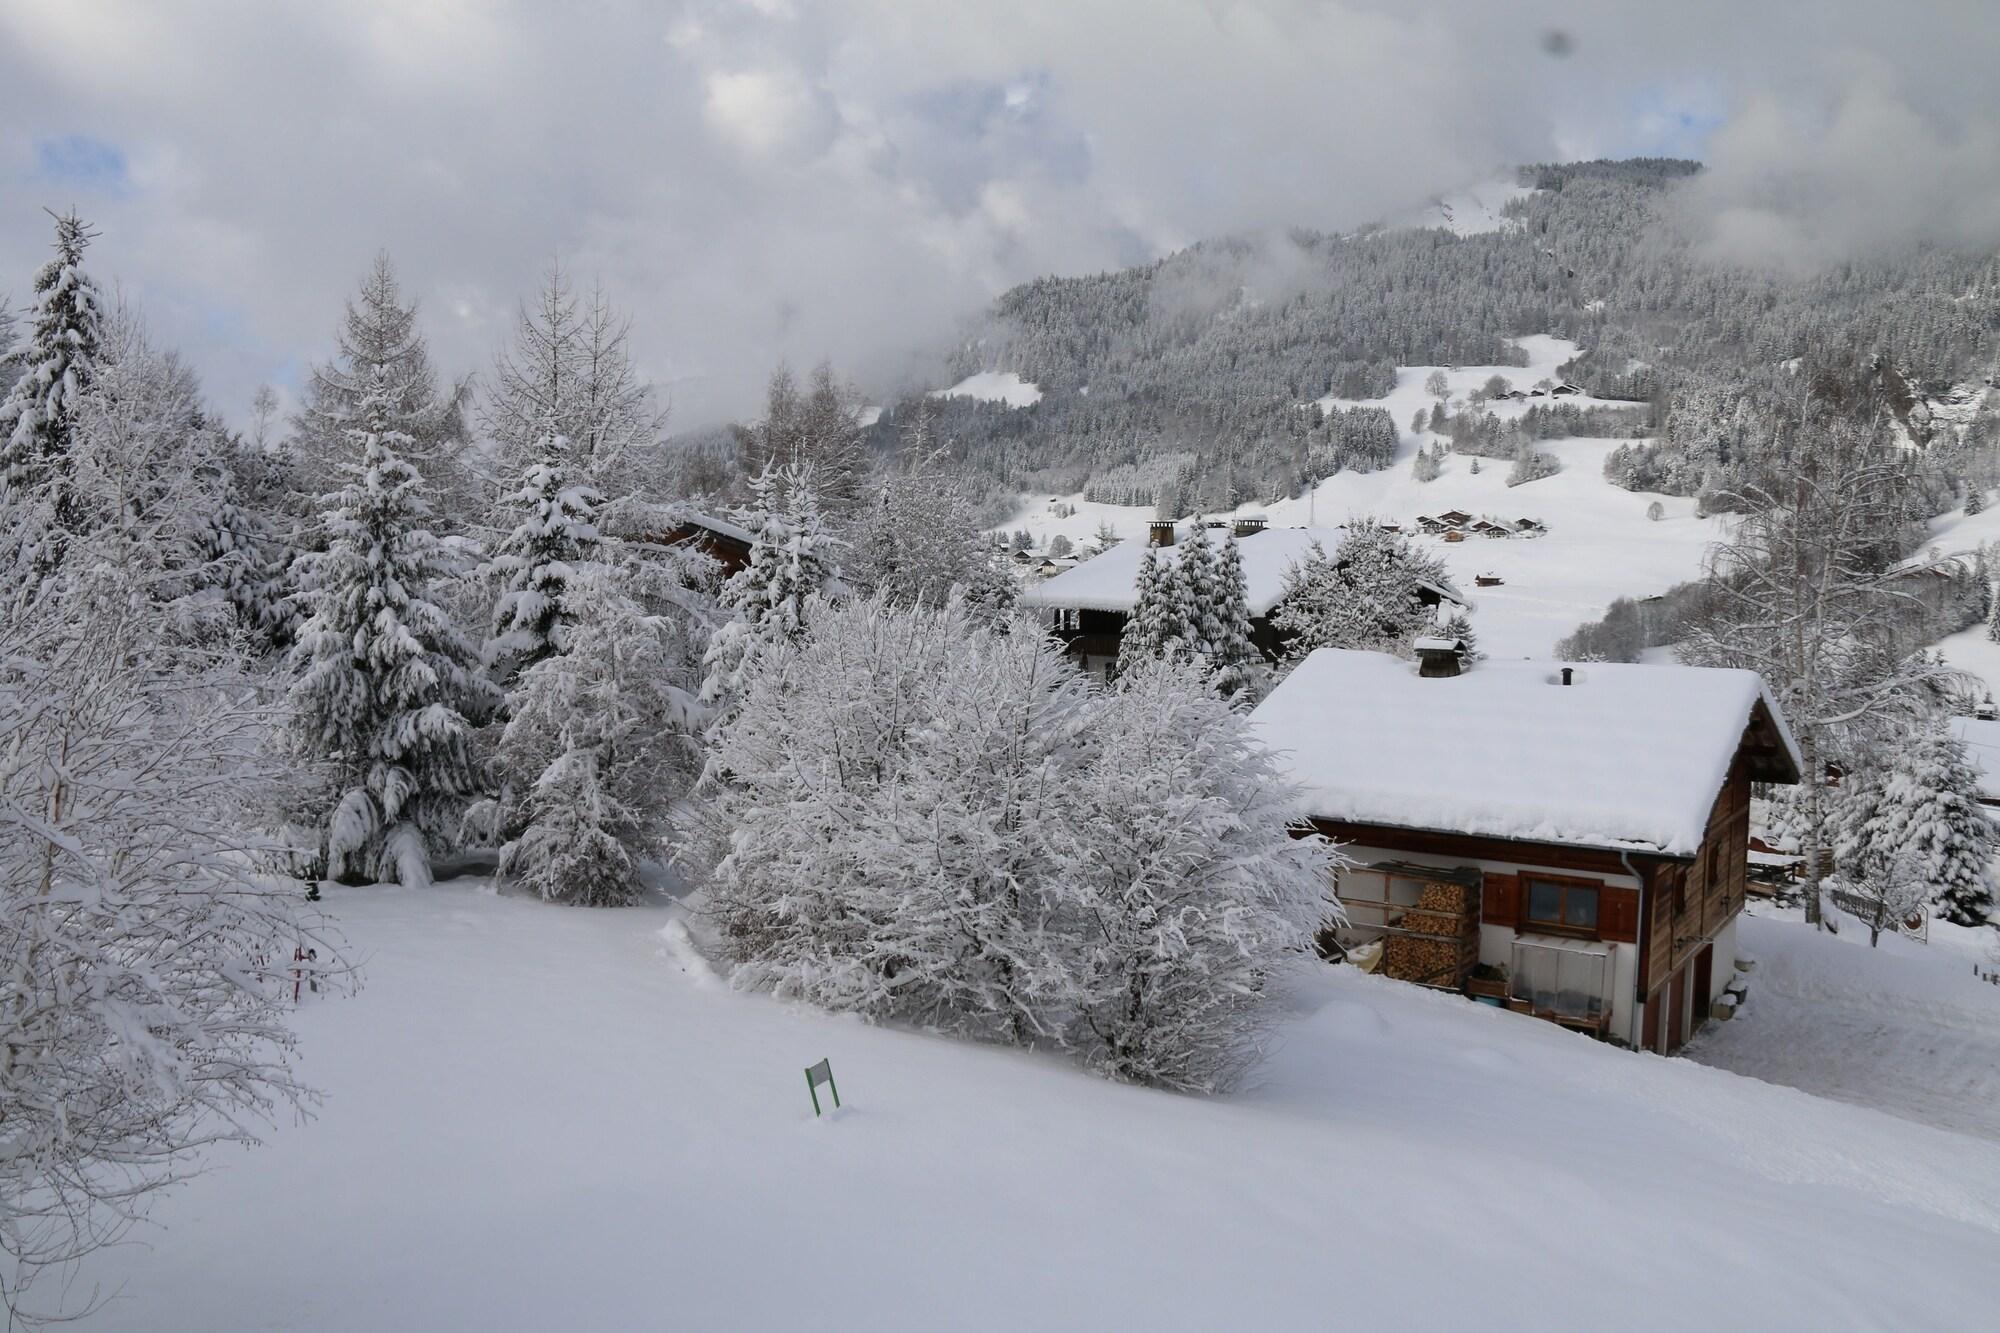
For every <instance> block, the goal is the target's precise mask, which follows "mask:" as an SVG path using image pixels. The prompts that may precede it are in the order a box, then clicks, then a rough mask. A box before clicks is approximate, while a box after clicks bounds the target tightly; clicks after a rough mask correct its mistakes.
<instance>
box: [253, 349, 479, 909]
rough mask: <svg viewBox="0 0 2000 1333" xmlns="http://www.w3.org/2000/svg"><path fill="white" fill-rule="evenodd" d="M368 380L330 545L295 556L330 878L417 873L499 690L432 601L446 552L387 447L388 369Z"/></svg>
mask: <svg viewBox="0 0 2000 1333" xmlns="http://www.w3.org/2000/svg"><path fill="white" fill-rule="evenodd" d="M375 383H376V389H375V391H374V392H373V393H371V394H369V395H368V396H367V397H365V398H363V399H362V400H361V403H360V406H359V409H358V418H359V421H360V423H361V424H360V425H358V426H356V427H355V428H354V435H355V437H356V438H355V442H354V446H355V452H356V454H357V455H358V457H359V461H358V462H355V463H351V464H349V465H348V470H349V476H350V480H349V482H348V485H347V487H346V488H345V489H344V490H342V491H341V492H340V493H339V495H338V496H336V497H332V498H333V499H334V504H333V506H332V507H331V508H330V509H329V510H328V512H327V514H326V517H325V520H324V525H325V530H326V532H327V534H328V538H329V544H328V547H327V549H326V551H324V552H322V553H320V554H318V555H315V556H313V557H311V558H310V559H309V560H308V562H307V571H306V577H305V589H304V593H303V597H304V601H305V605H306V607H307V608H308V609H309V610H310V613H311V614H310V616H309V618H308V619H307V620H306V622H305V624H304V625H302V626H301V627H300V629H299V636H298V643H297V645H296V647H295V648H294V649H293V650H292V662H293V664H294V670H295V671H296V672H297V679H296V680H295V682H294V684H293V686H292V691H291V699H292V708H293V714H294V721H293V726H294V730H295V733H296V736H297V738H298V741H299V744H300V746H301V748H302V749H303V750H304V752H305V753H307V754H308V755H311V756H312V757H314V758H317V759H323V760H327V761H330V762H331V764H332V765H333V767H334V772H335V775H336V779H335V785H334V790H335V792H336V793H337V797H336V799H335V800H334V802H333V804H332V807H331V808H330V809H328V810H325V811H323V812H319V817H320V822H321V830H322V831H321V850H322V852H323V855H324V859H325V870H326V874H327V875H328V877H330V878H334V879H355V878H366V879H376V880H384V881H391V880H392V881H394V882H396V883H399V884H405V885H421V884H426V883H428V882H429V877H430V856H431V852H432V850H433V849H434V848H441V847H443V846H444V845H446V844H447V843H448V842H449V840H450V839H451V838H452V837H454V836H455V835H456V833H457V831H458V827H459V822H460V816H461V814H462V813H463V811H464V808H465V806H466V804H467V802H468V801H469V799H470V798H471V796H472V795H473V793H474V792H475V791H476V790H477V789H478V787H479V780H478V775H477V773H476V772H475V769H474V765H473V762H472V758H471V755H470V753H469V752H468V745H467V742H468V735H469V732H470V729H471V725H472V722H471V721H470V720H468V719H469V718H470V719H475V720H476V719H481V718H483V717H484V716H485V715H486V714H488V713H490V712H491V711H492V709H493V708H494V707H495V706H496V705H497V702H498V695H497V692H496V691H495V690H494V689H493V686H492V685H491V683H490V682H489V681H488V680H487V678H486V676H485V675H484V673H482V672H481V671H480V669H479V666H478V656H477V654H476V653H475V652H474V650H473V648H472V646H471V644H469V643H468V642H466V640H465V639H464V637H463V636H462V635H460V634H459V632H458V630H457V629H456V628H455V627H454V626H453V625H452V623H451V620H450V618H449V617H448V616H447V615H446V614H445V612H444V611H443V610H442V609H441V608H440V607H439V606H438V604H437V603H436V602H435V601H433V600H432V589H433V587H434V585H435V584H436V582H437V581H438V580H439V579H440V578H442V577H443V576H444V575H445V574H446V573H447V572H449V571H450V569H451V564H452V562H451V560H450V558H449V556H448V554H447V551H446V548H445V546H444V543H443V542H442V541H441V540H440V539H439V538H438V537H437V536H436V535H435V534H434V533H432V532H431V531H430V530H429V528H428V527H427V526H426V524H427V520H428V518H429V515H430V506H429V504H428V502H427V501H426V499H425V496H424V483H423V479H422V477H421V476H420V475H419V474H418V473H417V471H416V469H415V468H413V467H412V466H411V465H410V464H409V463H408V462H406V461H405V460H404V459H403V458H402V457H401V456H400V453H399V450H400V448H401V447H402V446H403V445H405V444H407V443H408V442H409V437H408V436H407V435H406V434H404V433H403V432H402V431H400V430H398V429H397V428H396V427H395V425H394V422H395V420H396V419H397V414H398V412H399V402H398V395H397V392H396V389H395V381H394V379H393V378H392V377H391V374H390V371H389V368H388V367H378V368H377V369H376V371H375Z"/></svg>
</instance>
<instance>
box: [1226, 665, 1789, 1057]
mask: <svg viewBox="0 0 2000 1333" xmlns="http://www.w3.org/2000/svg"><path fill="white" fill-rule="evenodd" d="M1422 646H1423V647H1424V648H1425V649H1426V650H1435V651H1427V652H1426V654H1425V655H1426V657H1427V658H1429V659H1430V660H1428V661H1427V662H1426V663H1425V665H1424V666H1423V667H1420V666H1419V665H1418V664H1417V663H1412V662H1405V661H1402V660H1399V659H1397V658H1394V657H1390V656H1387V655H1385V654H1381V653H1367V652H1349V651H1345V650H1340V649H1321V650H1320V651H1318V652H1315V653H1313V654H1312V655H1311V656H1309V657H1307V658H1306V659H1305V661H1303V662H1301V663H1300V664H1299V666H1298V667H1297V668H1296V669H1295V670H1294V671H1293V672H1292V673H1291V675H1290V676H1288V677H1286V679H1285V680H1284V681H1283V683H1281V684H1280V685H1279V686H1278V687H1277V688H1276V689H1275V690H1273V691H1272V693H1271V695H1270V697H1269V698H1267V699H1265V700H1264V702H1263V703H1262V704H1260V705H1259V706H1258V707H1257V709H1256V711H1255V712H1254V713H1253V714H1252V717H1251V723H1252V726H1253V728H1254V729H1255V730H1256V732H1257V733H1258V735H1259V738H1260V739H1261V740H1262V741H1263V743H1264V744H1266V745H1267V746H1269V747H1270V748H1271V749H1272V750H1273V751H1275V752H1277V754H1278V756H1279V761H1280V764H1281V766H1282V767H1283V768H1285V769H1286V770H1288V772H1289V774H1290V776H1291V777H1292V778H1293V779H1294V780H1295V781H1297V782H1298V783H1299V785H1300V786H1301V788H1302V789H1303V792H1304V800H1305V808H1304V814H1306V815H1307V816H1309V817H1310V822H1311V825H1312V827H1314V828H1316V829H1317V830H1318V831H1319V832H1321V833H1324V834H1326V835H1328V836H1329V837H1332V838H1334V839H1336V840H1338V841H1339V842H1341V843H1343V844H1344V845H1345V846H1344V851H1345V853H1346V855H1347V856H1348V858H1349V859H1350V860H1351V861H1352V865H1351V866H1349V867H1348V868H1346V869H1344V870H1342V871H1341V875H1340V883H1339V893H1340V898H1341V900H1342V902H1343V904H1344V905H1345V908H1346V913H1347V917H1348V921H1347V924H1346V925H1345V926H1343V927H1338V928H1331V927H1330V928H1329V929H1328V930H1327V931H1325V932H1323V933H1322V938H1321V946H1322V948H1323V949H1325V950H1327V951H1328V952H1329V953H1332V954H1336V955H1345V956H1346V957H1347V958H1349V960H1350V961H1354V962H1357V963H1359V964H1361V965H1363V966H1366V967H1370V968H1373V969H1375V970H1376V971H1378V972H1383V973H1386V974H1388V975H1390V976H1395V977H1400V978H1402V979H1405V980H1410V981H1416V982H1420V983H1423V984H1426V985H1431V986H1436V987H1439V988H1442V989H1448V990H1454V991H1461V992H1464V993H1467V994H1470V995H1473V996H1475V997H1478V998H1481V999H1484V1000H1485V1001H1486V1002H1488V1003H1493V1004H1504V1005H1506V1006H1508V1007H1510V1008H1513V1009H1515V1010H1518V1011H1521V1012H1524V1013H1531V1014H1535V1015H1537V1016H1540V1017H1543V1018H1547V1019H1550V1020H1553V1021H1555V1022H1558V1023H1562V1024H1565V1025H1567V1026H1570V1027H1574V1028H1578V1029H1581V1030H1584V1031H1587V1032H1590V1033H1593V1034H1595V1035H1597V1036H1599V1037H1603V1038H1607V1039H1610V1040H1613V1041H1617V1042H1621V1043H1624V1044H1628V1045H1631V1046H1636V1047H1643V1048H1645V1049H1648V1050H1655V1051H1661V1052H1670V1051H1674V1050H1676V1049H1678V1048H1679V1047H1680V1046H1681V1045H1682V1044H1683V1043H1684V1042H1685V1041H1686V1040H1687V1038H1688V1037H1690V1036H1691V1035H1693V1033H1694V1032H1695V1030H1696V1029H1698V1028H1699V1027H1700V1026H1701V1025H1702V1023H1704V1022H1705V1021H1707V1019H1708V1018H1709V1016H1710V1009H1711V1005H1712V1003H1713V1002H1714V1000H1715V999H1716V998H1717V997H1719V996H1720V995H1721V994H1722V992H1723V991H1724V990H1725V989H1726V988H1727V986H1728V984H1729V981H1730V978H1731V976H1732V975H1733V973H1734V972H1735V970H1736V968H1735V964H1736V918H1737V914H1738V913H1739V912H1740V911H1741V910H1742V907H1743V898H1744V891H1745V879H1746V869H1747V865H1748V860H1749V842H1750V784H1751V783H1753V782H1775V783H1794V782H1797V781H1798V779H1799V771H1800V766H1801V761H1800V758H1799V752H1798V747H1797V746H1796V745H1795V744H1794V743H1793V740H1792V737H1791V734H1790V732H1789V731H1788V730H1787V729H1786V726H1785V720H1784V717H1783V715H1782V714H1781V713H1780V711H1779V709H1778V706H1777V704H1776V703H1775V702H1774V701H1773V700H1772V699H1771V697H1770V695H1769V694H1768V693H1767V692H1766V691H1765V689H1764V686H1763V682H1762V680H1761V679H1760V678H1759V677H1758V676H1757V674H1756V673H1755V672H1751V671H1730V670H1716V669H1708V668H1701V667H1685V666H1650V665H1622V664H1613V663H1597V662H1593V663H1587V664H1582V665H1576V666H1565V665H1561V664H1551V663H1547V662H1526V661H1516V662H1480V663H1477V664H1476V665H1474V666H1472V667H1470V668H1469V669H1466V670H1464V671H1463V672H1462V673H1461V672H1460V670H1459V666H1458V658H1457V654H1456V653H1455V652H1452V651H1449V650H1450V649H1451V648H1452V647H1453V646H1454V645H1449V644H1442V643H1431V642H1429V641H1426V642H1425V643H1424V644H1423V645H1422Z"/></svg>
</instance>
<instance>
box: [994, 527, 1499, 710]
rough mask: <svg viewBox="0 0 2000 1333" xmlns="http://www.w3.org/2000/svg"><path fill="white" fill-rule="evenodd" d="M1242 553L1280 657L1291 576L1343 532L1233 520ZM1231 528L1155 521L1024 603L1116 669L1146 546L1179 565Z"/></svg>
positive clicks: (1447, 589)
mask: <svg viewBox="0 0 2000 1333" xmlns="http://www.w3.org/2000/svg"><path fill="white" fill-rule="evenodd" d="M1226 526H1227V527H1233V529H1234V533H1235V537H1236V548H1237V552H1238V553H1239V555H1240V556H1241V557H1242V560H1243V583H1244V600H1245V602H1246V603H1247V604H1248V607H1249V611H1250V641H1251V642H1252V643H1253V644H1255V645H1256V646H1257V648H1258V649H1259V650H1260V651H1261V652H1263V654H1264V655H1265V656H1266V657H1269V658H1271V659H1272V660H1274V661H1275V660H1276V659H1277V656H1278V653H1279V650H1280V648H1281V647H1282V646H1283V645H1282V644H1281V642H1280V639H1281V635H1280V634H1279V632H1278V630H1277V627H1276V626H1274V625H1273V624H1272V623H1271V622H1272V618H1273V616H1275V615H1276V613H1277V610H1278V604H1279V603H1280V602H1281V601H1283V600H1284V595H1285V576H1286V574H1287V573H1288V572H1289V571H1290V570H1291V568H1292V566H1294V565H1296V564H1298V563H1299V562H1300V561H1301V560H1303V559H1305V556H1306V553H1307V551H1308V550H1310V549H1311V547H1312V545H1313V543H1314V542H1318V543H1319V544H1320V546H1321V548H1322V549H1324V550H1325V551H1326V552H1327V553H1328V554H1329V555H1330V554H1332V553H1333V552H1334V551H1335V550H1336V549H1337V548H1338V547H1339V546H1340V540H1341V538H1342V537H1343V536H1344V535H1345V533H1344V531H1343V530H1342V529H1339V528H1272V527H1266V526H1265V524H1264V520H1263V519H1261V518H1250V519H1235V520H1232V521H1231V522H1230V523H1229V524H1227V525H1226ZM1225 530H1226V527H1225V526H1210V525H1207V524H1202V523H1192V522H1191V523H1188V524H1177V523H1170V522H1165V521H1162V522H1157V523H1154V524H1153V525H1152V528H1151V531H1150V533H1149V534H1148V537H1147V540H1146V541H1144V542H1137V541H1124V542H1120V543H1118V545H1116V546H1113V547H1112V548H1111V549H1110V550H1108V551H1105V552H1104V553H1103V554H1101V555H1098V556H1095V557H1093V558H1092V559H1089V560H1086V561H1084V562H1083V563H1082V564H1079V565H1077V566H1076V567H1075V568H1073V569H1070V570H1067V571H1065V572H1063V573H1060V574H1057V575H1056V576H1055V577H1053V578H1051V579H1048V580H1047V581H1045V582H1043V583H1040V584H1037V585H1036V586H1034V587H1032V588H1029V589H1028V590H1027V591H1026V592H1024V593H1022V594H1021V605H1022V606H1024V607H1029V608H1033V609H1037V610H1040V611H1043V612H1046V613H1047V614H1048V617H1049V627H1050V632H1051V633H1053V634H1054V635H1055V637H1056V638H1057V639H1059V640H1061V641H1062V644H1063V646H1064V647H1065V649H1067V650H1068V652H1069V653H1070V655H1071V656H1073V657H1074V658H1076V659H1077V661H1078V662H1079V663H1081V664H1082V666H1083V668H1084V669H1085V670H1086V671H1089V672H1092V673H1093V674H1108V673H1109V672H1110V671H1111V670H1112V669H1113V668H1114V667H1115V666H1116V664H1117V661H1118V645H1119V643H1120V642H1121V641H1122V640H1123V638H1124V636H1125V622H1126V621H1127V620H1129V619H1130V618H1131V615H1132V609H1133V608H1134V607H1135V606H1137V605H1138V602H1139V564H1140V562H1141V561H1142V560H1144V559H1145V556H1146V551H1147V548H1148V547H1151V548H1153V550H1154V553H1155V555H1156V556H1157V557H1158V558H1160V559H1161V560H1163V561H1172V560H1177V559H1179V557H1180V553H1181V550H1183V549H1185V548H1184V547H1183V546H1181V545H1179V544H1178V543H1181V542H1185V541H1220V540H1221V538H1222V533H1223V532H1224V531H1225ZM1418 597H1419V600H1421V601H1422V602H1423V604H1424V605H1426V606H1431V607H1435V606H1437V605H1439V604H1440V603H1443V602H1451V603H1453V604H1454V605H1458V606H1463V605H1464V604H1465V598H1464V597H1463V596H1462V595H1461V594H1460V593H1459V591H1458V590H1457V589H1456V588H1454V587H1452V586H1451V585H1450V584H1448V583H1443V582H1439V583H1425V584H1423V585H1422V586H1421V587H1420V588H1419V590H1418Z"/></svg>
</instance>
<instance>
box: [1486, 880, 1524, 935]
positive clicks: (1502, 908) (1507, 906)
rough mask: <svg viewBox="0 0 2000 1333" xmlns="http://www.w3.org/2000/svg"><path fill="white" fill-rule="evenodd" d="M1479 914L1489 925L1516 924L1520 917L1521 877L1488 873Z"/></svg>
mask: <svg viewBox="0 0 2000 1333" xmlns="http://www.w3.org/2000/svg"><path fill="white" fill-rule="evenodd" d="M1480 916H1481V917H1482V919H1483V920H1484V921H1485V923H1486V924H1487V925H1489V926H1511V925H1514V924H1516V923H1517V922H1518V921H1519V920H1520V919H1521V877H1520V876H1519V875H1495V874H1490V873H1489V874H1488V875H1487V876H1486V891H1485V893H1484V895H1483V896H1482V900H1481V903H1480Z"/></svg>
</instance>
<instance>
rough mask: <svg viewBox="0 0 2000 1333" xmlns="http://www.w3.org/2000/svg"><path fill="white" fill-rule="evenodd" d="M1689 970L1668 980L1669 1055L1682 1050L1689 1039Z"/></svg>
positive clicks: (1680, 972) (1684, 969)
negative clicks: (1683, 1042) (1682, 1046)
mask: <svg viewBox="0 0 2000 1333" xmlns="http://www.w3.org/2000/svg"><path fill="white" fill-rule="evenodd" d="M1687 997H1688V969H1686V968H1685V967H1683V968H1682V969H1681V970H1680V971H1678V972H1676V973H1674V974H1673V975H1672V976H1671V977H1668V978H1667V1054H1668V1055H1672V1054H1673V1053H1674V1052H1675V1051H1678V1050H1679V1049H1680V1048H1681V1042H1682V1041H1684V1040H1685V1039H1686V1037H1687Z"/></svg>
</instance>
